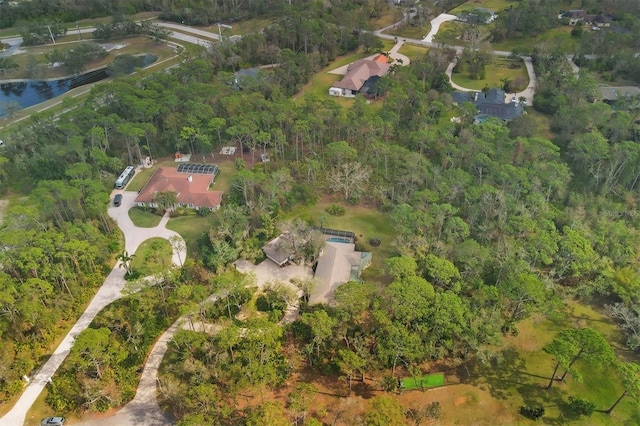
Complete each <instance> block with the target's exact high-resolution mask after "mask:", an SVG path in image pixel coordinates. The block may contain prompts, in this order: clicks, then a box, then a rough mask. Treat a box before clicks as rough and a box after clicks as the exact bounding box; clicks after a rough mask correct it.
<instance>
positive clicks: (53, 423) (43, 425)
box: [40, 417, 64, 426]
mask: <svg viewBox="0 0 640 426" xmlns="http://www.w3.org/2000/svg"><path fill="white" fill-rule="evenodd" d="M40 426H64V417H47V418H46V419H42V421H41V422H40Z"/></svg>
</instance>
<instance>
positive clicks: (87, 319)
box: [0, 191, 187, 426]
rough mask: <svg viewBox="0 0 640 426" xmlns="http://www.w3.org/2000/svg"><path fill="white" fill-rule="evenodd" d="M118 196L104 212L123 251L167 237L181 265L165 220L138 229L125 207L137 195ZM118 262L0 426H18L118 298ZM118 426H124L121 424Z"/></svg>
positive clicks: (180, 250)
mask: <svg viewBox="0 0 640 426" xmlns="http://www.w3.org/2000/svg"><path fill="white" fill-rule="evenodd" d="M118 192H120V191H118ZM122 194H123V197H122V205H121V206H120V207H113V205H111V206H110V207H109V209H108V210H107V212H108V214H109V216H111V217H112V218H113V219H114V220H115V221H116V222H117V224H118V227H120V229H121V230H122V232H123V234H124V236H125V249H126V250H127V251H128V252H129V254H133V253H135V251H136V249H137V248H138V246H139V245H140V244H141V243H142V242H143V241H144V240H147V239H149V238H152V237H161V238H166V239H169V238H171V237H177V238H178V242H179V244H176V245H175V246H174V248H173V249H174V250H173V257H172V261H173V263H174V264H175V265H178V266H180V265H182V262H184V259H186V256H187V250H186V245H185V244H184V241H183V240H182V237H180V235H178V234H177V233H175V232H173V231H170V230H168V229H166V228H165V225H166V223H167V221H168V220H169V217H168V216H165V217H163V219H162V221H161V222H160V224H159V225H158V226H156V227H155V228H138V227H137V226H135V225H134V224H133V222H132V221H131V219H130V218H129V214H128V210H129V208H131V207H133V206H134V204H135V202H134V200H135V198H136V196H137V193H136V192H122ZM120 263H121V262H118V263H116V265H115V266H114V267H113V269H112V270H111V273H110V274H109V275H108V276H107V278H106V279H105V281H104V283H103V284H102V287H100V289H99V290H98V292H97V293H96V295H95V296H94V297H93V299H92V300H91V302H90V303H89V306H87V309H85V311H84V312H83V314H82V315H81V316H80V318H79V319H78V321H77V322H76V323H75V324H74V325H73V327H72V328H71V330H70V331H69V333H68V334H67V335H66V336H65V337H64V339H63V340H62V342H60V344H59V345H58V347H57V348H56V350H55V351H54V352H53V354H52V355H51V357H50V358H49V360H47V362H46V363H45V364H44V365H43V366H42V368H41V369H40V370H39V371H38V372H37V373H36V374H35V375H34V376H33V377H32V378H31V381H30V382H29V384H28V385H27V386H26V388H25V390H24V392H23V393H22V395H21V396H20V399H18V401H17V402H16V404H15V405H14V406H13V408H11V410H10V411H9V412H8V413H7V414H6V415H5V416H4V417H2V418H0V426H21V425H22V424H24V421H25V417H26V415H27V411H28V410H29V408H31V406H32V405H33V403H34V402H35V400H36V398H37V397H38V395H40V393H41V392H42V390H43V389H44V387H45V386H46V385H47V383H49V382H50V381H51V380H52V377H53V375H54V374H55V372H56V371H57V370H58V368H59V367H60V365H61V364H62V362H63V361H64V360H65V358H66V357H67V355H69V352H70V350H71V347H72V346H73V343H74V341H75V338H76V336H78V334H80V333H81V332H82V331H84V330H85V329H86V328H87V327H89V324H91V321H93V319H94V318H95V317H96V315H97V314H98V312H100V311H101V310H102V309H103V308H104V307H105V306H107V305H108V304H110V303H111V302H114V301H115V300H118V299H120V298H121V297H122V290H123V288H124V285H125V283H126V281H125V279H124V274H125V272H126V271H125V269H124V268H121V267H120ZM154 392H155V388H154ZM154 395H155V394H154ZM134 408H135V407H134ZM158 411H159V410H158ZM134 415H135V416H140V417H135V418H136V419H138V420H139V419H142V418H144V419H146V414H145V413H140V412H138V411H136V410H132V414H131V416H134ZM156 420H157V419H155V418H154V417H153V416H151V417H150V418H149V422H146V421H145V422H140V421H135V422H133V423H128V424H130V425H149V426H152V425H156V424H158V425H159V424H160V423H157V422H156ZM114 424H116V423H114ZM119 424H122V425H124V424H125V423H119Z"/></svg>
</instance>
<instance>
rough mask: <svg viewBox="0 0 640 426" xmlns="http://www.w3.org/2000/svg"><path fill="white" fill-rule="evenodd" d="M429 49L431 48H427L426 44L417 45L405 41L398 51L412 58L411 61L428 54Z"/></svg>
mask: <svg viewBox="0 0 640 426" xmlns="http://www.w3.org/2000/svg"><path fill="white" fill-rule="evenodd" d="M428 51H429V49H427V48H426V47H424V46H417V45H415V44H407V43H405V44H403V45H402V47H401V48H400V49H399V50H398V53H402V54H403V55H406V56H407V57H408V58H409V59H410V60H411V62H413V61H414V60H416V59H418V58H420V57H422V56H424V55H426V54H427V52H428Z"/></svg>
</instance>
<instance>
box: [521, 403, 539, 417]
mask: <svg viewBox="0 0 640 426" xmlns="http://www.w3.org/2000/svg"><path fill="white" fill-rule="evenodd" d="M520 414H522V415H523V416H525V417H526V418H528V419H531V420H538V419H539V418H541V417H542V416H544V407H530V406H528V405H523V406H522V407H520Z"/></svg>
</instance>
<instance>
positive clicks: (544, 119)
mask: <svg viewBox="0 0 640 426" xmlns="http://www.w3.org/2000/svg"><path fill="white" fill-rule="evenodd" d="M526 113H527V117H529V118H530V119H532V120H533V121H534V122H535V123H536V131H535V136H536V137H539V138H544V139H549V140H552V139H553V138H554V134H553V132H552V131H551V116H549V115H546V114H543V113H541V112H539V111H536V110H535V109H533V108H526Z"/></svg>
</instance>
